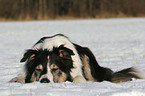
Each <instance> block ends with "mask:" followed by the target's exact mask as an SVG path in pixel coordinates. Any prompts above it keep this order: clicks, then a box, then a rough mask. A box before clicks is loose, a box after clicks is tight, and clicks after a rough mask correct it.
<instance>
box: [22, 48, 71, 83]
mask: <svg viewBox="0 0 145 96" xmlns="http://www.w3.org/2000/svg"><path fill="white" fill-rule="evenodd" d="M71 55H74V53H73V51H72V50H70V49H69V48H66V47H64V46H63V45H61V46H59V47H58V48H57V47H55V48H53V50H52V51H49V50H47V49H44V50H43V49H39V50H34V49H29V50H27V51H26V53H25V54H24V57H23V58H22V59H21V61H20V62H26V64H25V70H26V77H25V83H30V82H34V81H40V82H41V83H49V82H65V81H66V80H68V81H71V76H70V72H71V69H72V68H73V61H72V58H71Z"/></svg>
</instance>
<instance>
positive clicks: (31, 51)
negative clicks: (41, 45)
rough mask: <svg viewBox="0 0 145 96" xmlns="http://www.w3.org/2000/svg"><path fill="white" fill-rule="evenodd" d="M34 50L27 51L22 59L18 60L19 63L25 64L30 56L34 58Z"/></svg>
mask: <svg viewBox="0 0 145 96" xmlns="http://www.w3.org/2000/svg"><path fill="white" fill-rule="evenodd" d="M36 52H37V51H36V50H32V49H29V50H27V51H26V52H25V54H24V56H23V58H22V59H21V60H20V62H25V61H26V60H27V59H28V58H30V57H31V56H35V55H36Z"/></svg>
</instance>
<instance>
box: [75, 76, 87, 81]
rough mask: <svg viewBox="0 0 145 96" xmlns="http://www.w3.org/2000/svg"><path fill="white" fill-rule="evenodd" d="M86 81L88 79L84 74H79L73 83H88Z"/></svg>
mask: <svg viewBox="0 0 145 96" xmlns="http://www.w3.org/2000/svg"><path fill="white" fill-rule="evenodd" d="M86 82H87V81H86V79H85V78H84V77H83V76H80V75H78V76H76V77H75V78H74V79H73V82H72V83H86Z"/></svg>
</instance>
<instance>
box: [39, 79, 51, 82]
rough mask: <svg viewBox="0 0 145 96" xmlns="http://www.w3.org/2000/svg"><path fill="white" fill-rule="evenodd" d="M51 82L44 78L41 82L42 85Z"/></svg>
mask: <svg viewBox="0 0 145 96" xmlns="http://www.w3.org/2000/svg"><path fill="white" fill-rule="evenodd" d="M49 82H50V80H48V79H47V78H43V79H41V80H40V83H49Z"/></svg>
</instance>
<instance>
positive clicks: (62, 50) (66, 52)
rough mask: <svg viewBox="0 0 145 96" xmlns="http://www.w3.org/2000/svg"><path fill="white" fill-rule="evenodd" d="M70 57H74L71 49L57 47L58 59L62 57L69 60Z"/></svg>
mask: <svg viewBox="0 0 145 96" xmlns="http://www.w3.org/2000/svg"><path fill="white" fill-rule="evenodd" d="M71 55H75V54H74V53H73V51H72V50H71V49H69V48H66V47H64V46H63V45H61V46H60V47H59V56H60V57H63V58H66V59H70V58H71Z"/></svg>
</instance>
